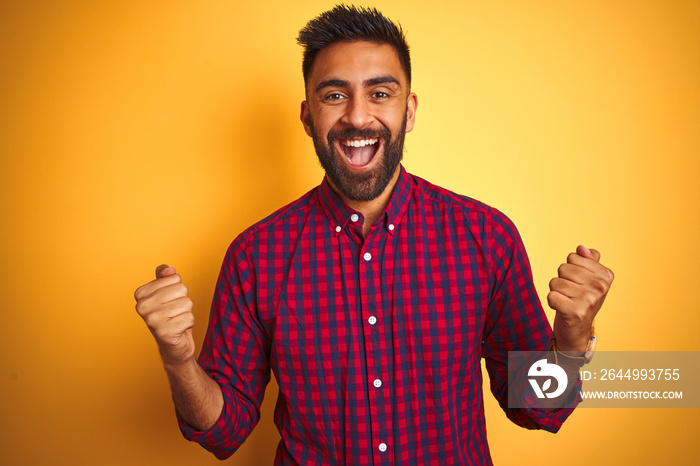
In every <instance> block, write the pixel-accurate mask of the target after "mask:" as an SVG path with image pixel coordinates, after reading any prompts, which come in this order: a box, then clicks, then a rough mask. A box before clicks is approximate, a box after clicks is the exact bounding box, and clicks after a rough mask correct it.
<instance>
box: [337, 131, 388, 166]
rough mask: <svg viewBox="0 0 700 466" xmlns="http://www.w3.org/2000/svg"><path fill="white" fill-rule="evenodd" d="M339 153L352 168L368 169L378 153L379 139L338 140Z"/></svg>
mask: <svg viewBox="0 0 700 466" xmlns="http://www.w3.org/2000/svg"><path fill="white" fill-rule="evenodd" d="M338 145H339V146H340V152H341V154H342V155H343V156H344V157H345V160H347V161H348V163H349V164H350V165H351V166H352V167H353V168H366V167H369V166H370V165H371V163H372V161H373V160H374V157H375V155H377V152H378V151H379V147H380V145H381V141H380V139H379V138H365V139H339V140H338Z"/></svg>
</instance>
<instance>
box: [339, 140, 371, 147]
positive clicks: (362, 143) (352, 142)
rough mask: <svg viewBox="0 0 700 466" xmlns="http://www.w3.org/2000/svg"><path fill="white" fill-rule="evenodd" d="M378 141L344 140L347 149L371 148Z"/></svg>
mask: <svg viewBox="0 0 700 466" xmlns="http://www.w3.org/2000/svg"><path fill="white" fill-rule="evenodd" d="M377 141H378V139H377V138H373V139H352V140H346V141H345V145H346V146H348V147H365V146H371V145H372V144H376V143H377Z"/></svg>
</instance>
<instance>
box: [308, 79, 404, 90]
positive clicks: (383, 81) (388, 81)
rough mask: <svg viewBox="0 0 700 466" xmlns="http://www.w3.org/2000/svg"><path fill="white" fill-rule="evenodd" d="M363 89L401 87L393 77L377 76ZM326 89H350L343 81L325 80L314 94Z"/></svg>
mask: <svg viewBox="0 0 700 466" xmlns="http://www.w3.org/2000/svg"><path fill="white" fill-rule="evenodd" d="M363 84H364V87H371V86H376V85H378V84H396V85H399V86H400V85H401V83H400V82H399V80H398V79H396V78H395V77H393V76H389V75H387V76H377V77H376V78H370V79H368V80H366V81H365V82H364V83H363ZM327 87H350V83H349V82H348V81H345V80H343V79H326V80H323V81H321V82H320V83H319V84H318V86H316V92H318V91H320V90H322V89H325V88H327Z"/></svg>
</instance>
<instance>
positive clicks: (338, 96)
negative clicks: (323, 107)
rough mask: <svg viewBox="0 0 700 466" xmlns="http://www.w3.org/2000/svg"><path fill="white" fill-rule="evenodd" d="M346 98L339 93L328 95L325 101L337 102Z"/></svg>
mask: <svg viewBox="0 0 700 466" xmlns="http://www.w3.org/2000/svg"><path fill="white" fill-rule="evenodd" d="M344 98H345V97H344V96H343V94H341V93H339V92H333V93H332V94H328V95H327V96H325V97H324V98H323V100H326V101H335V100H341V99H344Z"/></svg>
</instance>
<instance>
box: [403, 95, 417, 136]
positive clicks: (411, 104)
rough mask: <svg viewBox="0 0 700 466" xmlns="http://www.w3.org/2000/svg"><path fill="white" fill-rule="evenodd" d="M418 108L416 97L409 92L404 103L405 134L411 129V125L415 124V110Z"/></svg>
mask: <svg viewBox="0 0 700 466" xmlns="http://www.w3.org/2000/svg"><path fill="white" fill-rule="evenodd" d="M417 108H418V96H416V94H415V93H413V92H411V93H410V94H409V95H408V100H407V101H406V132H407V133H408V132H409V131H411V130H412V129H413V125H414V123H415V122H416V109H417Z"/></svg>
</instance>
